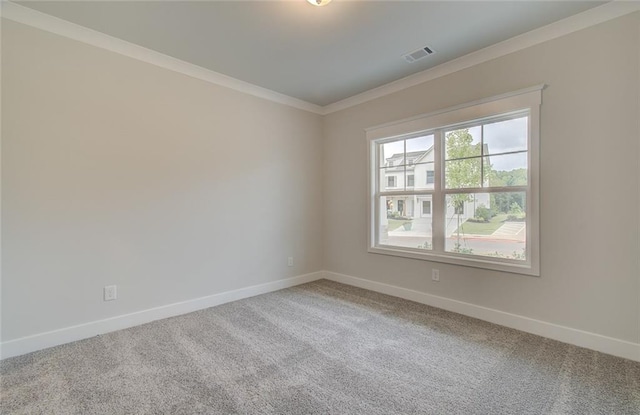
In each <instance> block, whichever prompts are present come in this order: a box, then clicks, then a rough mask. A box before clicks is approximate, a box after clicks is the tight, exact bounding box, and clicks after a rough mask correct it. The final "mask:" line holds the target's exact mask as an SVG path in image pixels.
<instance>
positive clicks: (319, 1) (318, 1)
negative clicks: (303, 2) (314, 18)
mask: <svg viewBox="0 0 640 415" xmlns="http://www.w3.org/2000/svg"><path fill="white" fill-rule="evenodd" d="M307 1H308V2H309V3H311V4H313V5H314V6H326V5H327V4H329V3H330V2H331V0H307Z"/></svg>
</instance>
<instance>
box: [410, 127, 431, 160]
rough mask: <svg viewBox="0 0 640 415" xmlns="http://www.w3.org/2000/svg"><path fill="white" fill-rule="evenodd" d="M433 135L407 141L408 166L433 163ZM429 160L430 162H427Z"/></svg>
mask: <svg viewBox="0 0 640 415" xmlns="http://www.w3.org/2000/svg"><path fill="white" fill-rule="evenodd" d="M433 140H434V136H433V134H429V135H426V136H423V137H416V138H410V139H408V140H407V154H406V160H407V165H408V166H411V165H413V164H416V163H424V162H426V161H433ZM427 159H428V160H427Z"/></svg>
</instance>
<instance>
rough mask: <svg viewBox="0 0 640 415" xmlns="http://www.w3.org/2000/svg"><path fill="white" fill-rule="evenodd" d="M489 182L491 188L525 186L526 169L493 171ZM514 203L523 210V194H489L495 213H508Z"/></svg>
mask: <svg viewBox="0 0 640 415" xmlns="http://www.w3.org/2000/svg"><path fill="white" fill-rule="evenodd" d="M489 182H490V183H491V185H492V186H526V185H527V169H526V168H520V169H514V170H508V171H495V170H493V171H491V173H490V179H489ZM514 203H517V204H518V205H519V206H520V208H521V209H523V210H524V207H525V200H524V193H491V208H492V209H493V210H494V211H496V212H502V213H508V212H509V210H510V209H511V206H512V205H513V204H514Z"/></svg>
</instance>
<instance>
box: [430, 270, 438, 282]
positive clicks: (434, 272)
mask: <svg viewBox="0 0 640 415" xmlns="http://www.w3.org/2000/svg"><path fill="white" fill-rule="evenodd" d="M431 279H432V280H433V281H440V271H439V270H437V269H432V270H431Z"/></svg>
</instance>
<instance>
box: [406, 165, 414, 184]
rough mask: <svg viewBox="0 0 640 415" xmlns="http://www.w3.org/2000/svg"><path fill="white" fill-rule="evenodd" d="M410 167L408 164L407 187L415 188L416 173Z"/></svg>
mask: <svg viewBox="0 0 640 415" xmlns="http://www.w3.org/2000/svg"><path fill="white" fill-rule="evenodd" d="M409 169H410V167H409V166H407V172H406V178H407V179H406V183H407V187H406V188H407V189H413V188H414V187H415V182H416V177H415V175H414V173H413V172H412V171H410V170H409Z"/></svg>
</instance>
